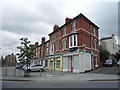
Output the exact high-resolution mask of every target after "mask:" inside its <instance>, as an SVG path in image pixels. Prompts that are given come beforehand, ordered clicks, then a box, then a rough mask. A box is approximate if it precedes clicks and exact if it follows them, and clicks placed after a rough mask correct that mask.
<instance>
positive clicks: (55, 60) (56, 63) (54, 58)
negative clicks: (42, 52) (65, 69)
mask: <svg viewBox="0 0 120 90" xmlns="http://www.w3.org/2000/svg"><path fill="white" fill-rule="evenodd" d="M48 68H49V70H56V71H61V70H62V57H61V55H60V54H54V55H50V56H49V60H48Z"/></svg>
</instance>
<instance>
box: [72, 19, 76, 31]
mask: <svg viewBox="0 0 120 90" xmlns="http://www.w3.org/2000/svg"><path fill="white" fill-rule="evenodd" d="M72 31H76V22H75V21H73V22H72Z"/></svg>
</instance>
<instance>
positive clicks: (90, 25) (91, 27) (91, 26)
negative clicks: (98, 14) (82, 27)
mask: <svg viewBox="0 0 120 90" xmlns="http://www.w3.org/2000/svg"><path fill="white" fill-rule="evenodd" d="M90 32H91V33H92V25H90Z"/></svg>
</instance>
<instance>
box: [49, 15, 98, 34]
mask: <svg viewBox="0 0 120 90" xmlns="http://www.w3.org/2000/svg"><path fill="white" fill-rule="evenodd" d="M79 17H80V18H84V19H86V20H88V21H89V22H90V23H92V24H93V25H94V26H96V28H98V29H99V27H98V26H97V25H95V24H94V23H93V22H91V21H90V20H89V19H88V18H87V17H85V16H84V15H83V14H82V13H80V14H79V15H78V16H76V17H74V18H73V19H72V20H70V21H68V22H67V23H65V24H64V25H62V26H61V27H59V28H58V29H57V30H55V31H53V32H52V33H50V34H49V36H50V35H51V34H53V33H54V32H56V31H58V30H59V29H61V28H63V27H64V26H65V25H67V24H70V23H71V22H72V21H74V20H75V19H77V18H79Z"/></svg>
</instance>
